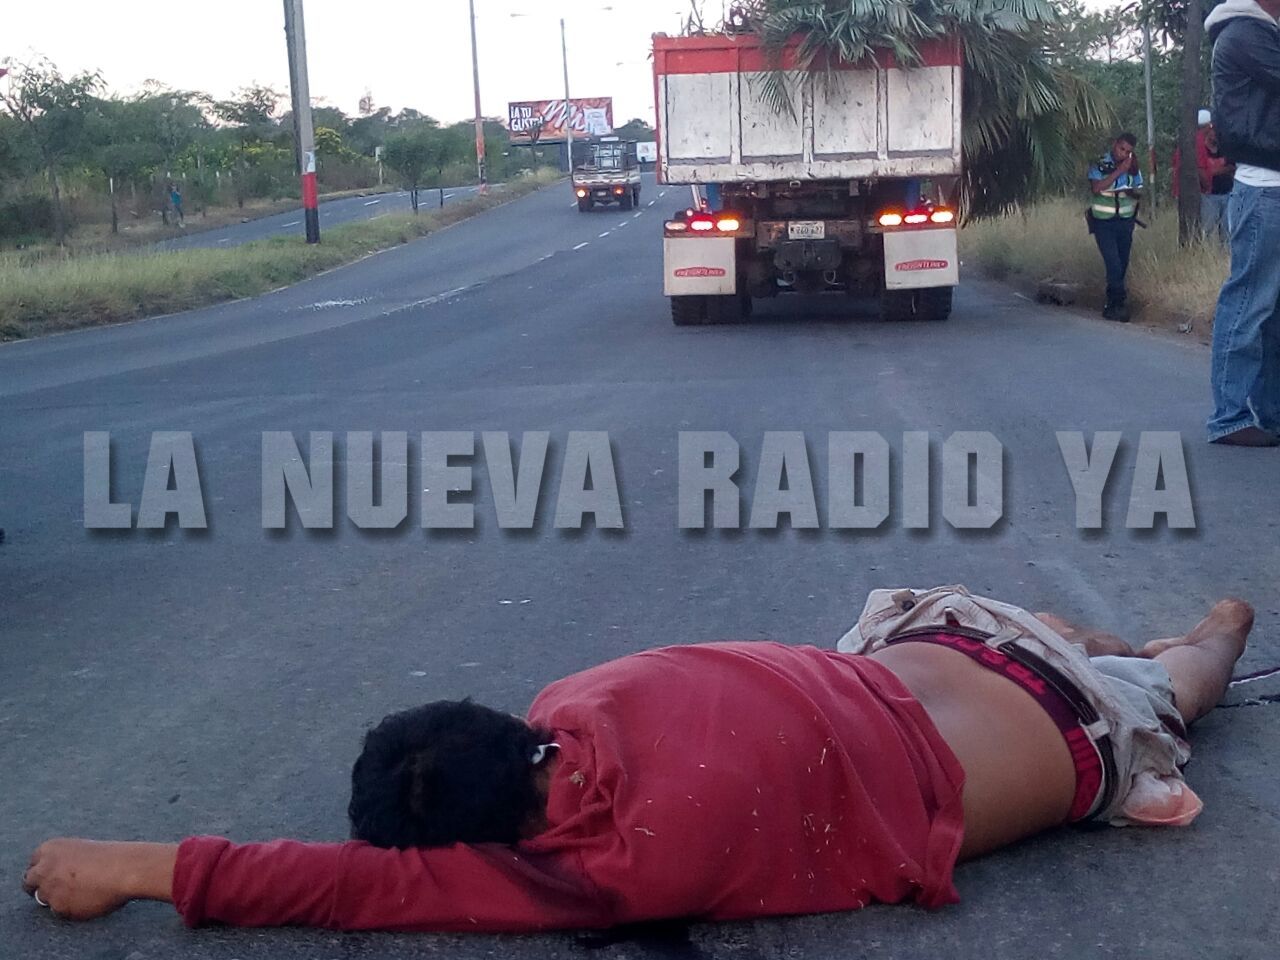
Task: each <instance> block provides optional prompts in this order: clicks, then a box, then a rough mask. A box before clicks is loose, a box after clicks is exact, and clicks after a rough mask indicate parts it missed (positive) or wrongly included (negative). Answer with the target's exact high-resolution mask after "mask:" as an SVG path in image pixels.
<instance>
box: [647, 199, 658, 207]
mask: <svg viewBox="0 0 1280 960" xmlns="http://www.w3.org/2000/svg"><path fill="white" fill-rule="evenodd" d="M657 202H658V201H657V200H650V201H649V203H648V206H651V207H652V206H653V205H654V204H655V203H657Z"/></svg>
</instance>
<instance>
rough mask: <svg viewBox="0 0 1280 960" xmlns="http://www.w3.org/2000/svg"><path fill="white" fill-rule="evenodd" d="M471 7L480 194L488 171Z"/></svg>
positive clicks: (472, 3) (471, 0) (472, 0)
mask: <svg viewBox="0 0 1280 960" xmlns="http://www.w3.org/2000/svg"><path fill="white" fill-rule="evenodd" d="M469 3H470V6H471V80H472V84H473V85H474V86H475V92H476V177H477V179H478V180H479V181H480V192H481V193H486V192H487V191H488V189H489V171H488V169H487V164H486V162H485V155H484V117H483V116H481V114H480V56H479V54H478V53H477V51H476V0H469Z"/></svg>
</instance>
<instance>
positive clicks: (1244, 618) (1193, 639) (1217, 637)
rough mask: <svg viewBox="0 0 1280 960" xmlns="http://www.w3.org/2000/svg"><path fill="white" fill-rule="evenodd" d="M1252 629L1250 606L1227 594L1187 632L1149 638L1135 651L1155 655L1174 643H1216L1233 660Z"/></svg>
mask: <svg viewBox="0 0 1280 960" xmlns="http://www.w3.org/2000/svg"><path fill="white" fill-rule="evenodd" d="M1252 629H1253V607H1252V606H1251V605H1250V604H1248V603H1246V602H1245V601H1244V600H1241V599H1239V598H1238V597H1228V598H1227V599H1226V600H1219V601H1218V602H1217V603H1216V604H1214V606H1213V609H1212V610H1210V611H1209V615H1208V616H1207V617H1205V618H1204V619H1203V620H1201V621H1200V622H1199V623H1197V624H1196V625H1195V626H1194V627H1192V628H1191V632H1190V633H1188V634H1187V635H1186V636H1184V637H1166V638H1164V639H1160V640H1152V641H1151V642H1150V643H1147V644H1145V645H1144V646H1143V648H1142V649H1141V650H1140V651H1138V655H1139V656H1142V657H1152V658H1154V657H1158V656H1160V654H1162V653H1164V652H1165V651H1167V650H1172V649H1173V648H1174V647H1185V646H1202V647H1217V648H1219V649H1221V650H1222V652H1224V653H1226V654H1228V655H1229V656H1230V657H1231V662H1232V663H1234V662H1235V661H1237V660H1239V659H1240V657H1241V655H1242V654H1243V653H1244V648H1245V644H1246V643H1247V642H1248V638H1249V631H1250V630H1252Z"/></svg>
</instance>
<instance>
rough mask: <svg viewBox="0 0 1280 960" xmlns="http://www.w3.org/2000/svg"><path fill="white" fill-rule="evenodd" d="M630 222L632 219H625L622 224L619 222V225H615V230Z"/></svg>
mask: <svg viewBox="0 0 1280 960" xmlns="http://www.w3.org/2000/svg"><path fill="white" fill-rule="evenodd" d="M630 222H631V221H630V220H623V221H622V222H621V223H620V224H618V225H617V226H616V227H614V228H613V229H615V230H621V229H622V228H623V227H625V226H626V225H627V224H628V223H630Z"/></svg>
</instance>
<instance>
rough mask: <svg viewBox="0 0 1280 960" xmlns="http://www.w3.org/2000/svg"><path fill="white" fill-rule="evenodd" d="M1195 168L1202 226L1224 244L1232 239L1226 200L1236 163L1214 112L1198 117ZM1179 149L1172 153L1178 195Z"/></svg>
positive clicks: (1231, 184)
mask: <svg viewBox="0 0 1280 960" xmlns="http://www.w3.org/2000/svg"><path fill="white" fill-rule="evenodd" d="M1196 126H1197V129H1196V172H1197V173H1198V174H1199V180H1200V229H1201V230H1202V231H1203V232H1204V235H1205V236H1206V237H1216V238H1217V239H1218V241H1219V242H1221V243H1223V244H1225V243H1227V242H1228V240H1229V239H1230V236H1229V230H1228V225H1227V200H1228V199H1229V198H1230V196H1231V188H1232V186H1234V184H1235V175H1236V165H1235V164H1234V163H1232V162H1231V161H1230V160H1229V159H1227V157H1226V156H1225V155H1224V154H1223V153H1222V148H1221V145H1220V144H1219V142H1218V131H1217V130H1216V129H1214V126H1213V114H1212V113H1210V112H1209V111H1208V110H1201V111H1200V113H1199V115H1198V117H1197V119H1196ZM1180 166H1181V157H1180V155H1179V151H1177V150H1175V151H1174V154H1173V195H1174V196H1175V197H1176V196H1177V195H1178V169H1179V167H1180Z"/></svg>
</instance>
